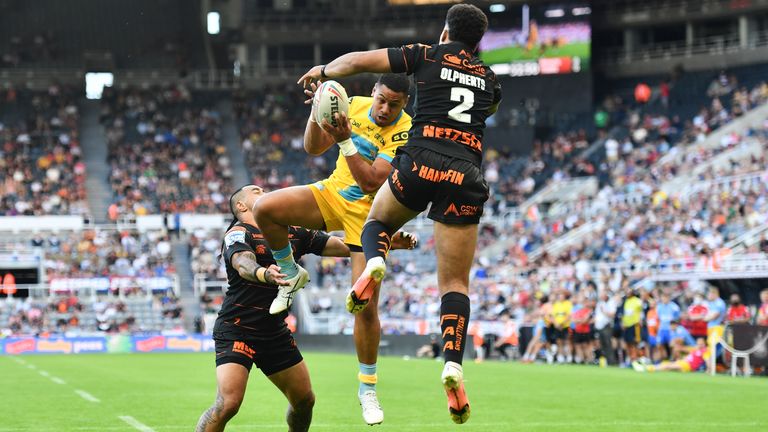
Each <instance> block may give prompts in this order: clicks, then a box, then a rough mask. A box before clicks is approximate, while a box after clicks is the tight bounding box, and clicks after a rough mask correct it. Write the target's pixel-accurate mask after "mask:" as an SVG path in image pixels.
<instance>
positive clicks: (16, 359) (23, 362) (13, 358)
mask: <svg viewBox="0 0 768 432" xmlns="http://www.w3.org/2000/svg"><path fill="white" fill-rule="evenodd" d="M11 360H13V361H15V362H16V363H18V364H27V362H25V361H24V360H22V359H20V358H18V357H11Z"/></svg>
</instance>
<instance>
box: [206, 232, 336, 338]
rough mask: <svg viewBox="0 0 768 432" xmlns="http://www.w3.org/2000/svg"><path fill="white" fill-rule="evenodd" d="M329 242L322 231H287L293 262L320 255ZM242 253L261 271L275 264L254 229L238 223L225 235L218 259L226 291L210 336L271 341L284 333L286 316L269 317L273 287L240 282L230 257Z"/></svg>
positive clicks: (273, 296) (266, 246)
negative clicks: (252, 258)
mask: <svg viewBox="0 0 768 432" xmlns="http://www.w3.org/2000/svg"><path fill="white" fill-rule="evenodd" d="M236 227H240V228H239V229H236ZM242 228H245V231H243V230H242ZM329 238H330V236H329V235H328V234H326V233H324V232H322V231H317V230H310V229H306V228H301V227H293V226H292V227H289V228H288V239H289V241H290V242H291V247H292V248H293V256H294V258H295V259H296V260H297V261H298V259H299V258H300V257H301V256H302V255H306V254H315V255H320V254H322V252H323V249H324V248H325V244H326V243H327V242H328V239H329ZM243 251H248V252H253V253H254V254H255V255H256V261H257V262H258V263H259V265H260V266H262V267H269V266H270V265H272V264H275V259H274V257H273V256H272V252H271V251H270V250H269V246H268V245H267V241H266V240H264V236H263V235H262V234H261V231H260V230H259V229H258V228H257V227H255V226H253V225H249V224H245V223H242V222H238V223H237V224H235V225H234V227H233V229H230V230H229V231H228V232H227V233H226V235H225V236H224V242H223V253H222V256H223V258H224V263H225V265H226V268H227V280H228V282H229V289H228V290H227V294H226V296H225V297H224V303H223V304H222V306H221V311H220V312H219V316H218V318H217V319H216V324H215V325H214V329H213V331H214V334H216V333H217V332H223V331H228V332H236V333H237V332H240V333H242V334H243V337H247V338H250V339H271V338H274V337H275V336H279V335H280V334H282V333H286V332H288V327H287V326H286V324H285V321H284V319H285V316H286V315H287V312H285V313H282V314H279V315H270V313H269V305H270V304H271V303H272V300H274V299H275V296H277V286H275V285H270V284H266V283H259V282H252V281H249V280H247V279H243V278H242V277H240V274H239V273H238V272H237V270H236V269H235V268H234V267H232V257H233V256H234V255H235V254H236V253H237V252H243Z"/></svg>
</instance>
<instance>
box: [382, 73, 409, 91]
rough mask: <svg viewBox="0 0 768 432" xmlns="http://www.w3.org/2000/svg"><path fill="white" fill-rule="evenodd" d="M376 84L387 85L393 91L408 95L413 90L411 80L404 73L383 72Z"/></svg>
mask: <svg viewBox="0 0 768 432" xmlns="http://www.w3.org/2000/svg"><path fill="white" fill-rule="evenodd" d="M376 84H377V85H385V86H387V88H388V89H390V90H392V91H393V92H397V93H402V94H404V95H406V96H408V92H409V91H410V90H411V80H409V79H408V77H407V76H406V75H404V74H382V75H380V76H379V80H378V81H376Z"/></svg>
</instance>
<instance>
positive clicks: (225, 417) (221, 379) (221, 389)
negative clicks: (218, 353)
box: [195, 363, 248, 432]
mask: <svg viewBox="0 0 768 432" xmlns="http://www.w3.org/2000/svg"><path fill="white" fill-rule="evenodd" d="M216 380H217V381H218V391H217V392H216V401H215V402H214V403H213V406H211V407H210V408H208V409H207V410H206V411H205V412H204V413H203V415H201V416H200V420H198V422H197V428H195V432H221V431H223V430H224V427H225V426H226V425H227V422H228V421H229V420H230V419H231V418H232V417H234V416H235V414H237V411H238V410H239V409H240V405H241V404H242V403H243V396H244V395H245V386H246V384H247V383H248V369H246V368H245V367H243V366H241V365H239V364H236V363H228V364H224V365H221V366H219V367H217V368H216Z"/></svg>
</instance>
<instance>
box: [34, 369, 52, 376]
mask: <svg viewBox="0 0 768 432" xmlns="http://www.w3.org/2000/svg"><path fill="white" fill-rule="evenodd" d="M37 373H39V374H40V375H42V376H44V377H46V378H48V377H49V376H51V374H49V373H48V372H46V371H44V370H41V371H38V372H37Z"/></svg>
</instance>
